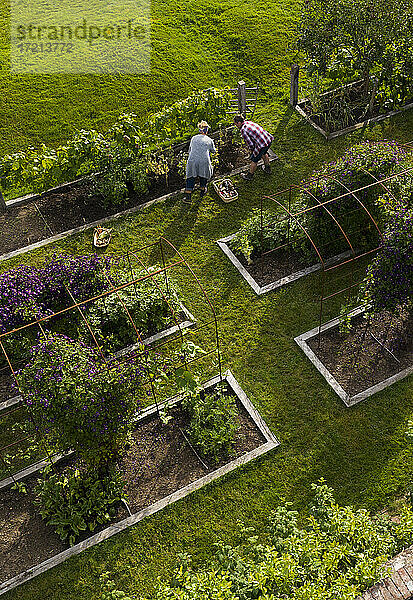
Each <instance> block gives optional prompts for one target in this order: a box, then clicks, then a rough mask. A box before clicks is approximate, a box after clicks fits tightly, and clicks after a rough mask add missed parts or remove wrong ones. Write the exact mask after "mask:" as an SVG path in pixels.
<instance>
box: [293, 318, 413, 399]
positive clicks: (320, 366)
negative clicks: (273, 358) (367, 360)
mask: <svg viewBox="0 0 413 600" xmlns="http://www.w3.org/2000/svg"><path fill="white" fill-rule="evenodd" d="M364 310H365V309H364V307H359V308H355V309H354V310H352V311H351V312H349V316H350V317H355V316H356V315H359V314H361V313H363V312H364ZM339 323H340V318H339V317H336V318H335V319H332V320H331V321H327V322H326V323H324V324H323V325H321V332H323V331H327V330H328V329H332V328H333V327H337V326H338V325H339ZM318 331H319V328H318V327H314V329H311V330H310V331H306V332H305V333H303V334H301V335H298V336H297V337H295V338H294V341H295V342H296V343H297V344H298V345H299V346H300V348H301V350H302V351H303V352H304V354H305V355H306V356H307V357H308V358H309V359H310V360H311V362H312V363H313V365H314V366H315V368H316V369H317V370H318V371H319V372H320V373H321V375H322V376H323V377H324V379H325V380H326V381H327V383H328V384H329V385H330V386H331V387H332V388H333V390H334V391H335V392H336V394H337V395H338V396H339V397H340V398H341V400H342V401H343V402H344V404H345V405H346V406H347V407H350V406H354V405H355V404H358V403H359V402H361V401H362V400H365V399H366V398H369V397H370V396H372V395H373V394H376V393H377V392H381V391H382V390H384V389H385V388H387V387H389V386H390V385H393V383H396V381H401V380H402V379H404V378H405V377H407V376H408V375H410V374H412V373H413V365H412V366H411V367H407V369H403V371H399V373H396V374H395V375H392V376H391V377H388V378H387V379H384V380H383V381H380V383H376V384H375V385H373V386H371V387H369V388H367V389H366V390H363V391H362V392H359V393H358V394H355V395H354V396H350V395H349V394H347V392H345V391H344V389H343V388H342V387H341V385H340V384H339V382H338V381H337V380H336V379H335V377H334V376H333V375H332V374H331V373H330V371H329V370H328V369H327V367H326V366H325V365H324V363H323V362H322V361H321V360H320V359H319V358H318V357H317V355H316V354H315V353H314V352H313V350H312V349H311V348H310V346H309V345H308V344H307V340H309V339H310V338H313V337H315V336H316V335H317V334H318Z"/></svg>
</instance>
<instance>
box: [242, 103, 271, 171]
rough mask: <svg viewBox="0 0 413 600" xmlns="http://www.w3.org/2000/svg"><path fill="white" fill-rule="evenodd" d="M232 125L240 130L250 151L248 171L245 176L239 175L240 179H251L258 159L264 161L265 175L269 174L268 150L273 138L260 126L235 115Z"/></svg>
mask: <svg viewBox="0 0 413 600" xmlns="http://www.w3.org/2000/svg"><path fill="white" fill-rule="evenodd" d="M234 124H235V126H236V127H238V129H239V130H240V133H241V135H242V137H243V139H244V141H245V143H246V144H247V146H248V147H249V149H250V150H251V155H250V161H251V163H250V170H249V172H248V173H246V174H245V175H244V174H241V177H243V178H244V179H247V180H248V179H252V178H253V177H254V173H255V171H256V169H257V164H258V161H259V160H260V158H262V159H263V161H264V166H263V169H264V171H265V172H266V173H271V167H270V158H269V156H268V150H269V149H270V146H271V143H272V141H273V140H274V137H273V136H272V135H271V134H270V133H268V131H265V129H264V128H263V127H261V125H258V124H257V123H254V122H253V121H246V120H245V119H244V117H243V116H242V115H237V116H236V117H234Z"/></svg>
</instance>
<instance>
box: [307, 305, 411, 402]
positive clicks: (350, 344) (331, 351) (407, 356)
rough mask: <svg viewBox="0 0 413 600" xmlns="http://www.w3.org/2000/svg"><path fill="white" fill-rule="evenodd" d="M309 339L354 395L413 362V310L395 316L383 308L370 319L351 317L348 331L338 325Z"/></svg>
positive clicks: (316, 352) (343, 386)
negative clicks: (350, 326)
mask: <svg viewBox="0 0 413 600" xmlns="http://www.w3.org/2000/svg"><path fill="white" fill-rule="evenodd" d="M318 342H319V340H318V336H315V337H313V338H311V339H310V340H307V343H308V345H309V346H310V348H311V349H312V350H313V352H314V353H315V354H316V356H317V358H319V359H320V360H321V362H322V363H323V364H324V365H325V366H326V368H327V369H328V370H329V371H330V373H331V374H332V375H333V377H334V378H335V379H336V380H337V381H338V383H339V384H340V385H341V387H342V388H343V389H344V390H345V391H346V392H347V393H348V394H349V395H350V396H354V395H355V394H358V393H360V392H362V391H364V390H366V389H368V388H369V387H371V386H373V385H376V384H378V383H380V382H381V381H384V380H385V379H387V378H388V377H392V376H393V375H396V373H399V372H400V371H403V370H404V369H406V368H407V367H410V366H411V365H413V313H410V314H409V313H408V312H407V311H406V312H404V313H403V314H401V315H400V316H398V317H392V315H391V314H390V313H388V312H385V311H383V312H382V313H380V314H379V315H377V316H376V317H374V318H372V319H371V321H370V322H369V321H368V319H367V318H366V317H364V316H363V315H358V316H356V317H354V318H353V319H352V329H351V331H350V332H349V333H340V328H339V326H337V327H334V328H331V329H328V330H327V331H324V332H322V334H321V336H320V345H319V343H318Z"/></svg>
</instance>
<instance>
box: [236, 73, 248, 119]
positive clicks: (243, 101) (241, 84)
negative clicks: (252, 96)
mask: <svg viewBox="0 0 413 600" xmlns="http://www.w3.org/2000/svg"><path fill="white" fill-rule="evenodd" d="M237 97H238V111H239V114H240V115H242V116H243V117H246V116H247V90H246V85H245V81H238V85H237Z"/></svg>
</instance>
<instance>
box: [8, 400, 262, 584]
mask: <svg viewBox="0 0 413 600" xmlns="http://www.w3.org/2000/svg"><path fill="white" fill-rule="evenodd" d="M237 407H238V416H237V420H238V423H239V427H238V430H237V434H236V442H235V448H234V452H233V455H232V456H231V457H229V458H227V457H223V458H222V459H221V460H220V461H219V462H218V464H214V463H213V462H212V461H211V460H210V459H209V458H208V457H206V458H205V459H204V462H206V464H207V466H208V467H209V469H208V470H207V469H205V468H204V466H203V465H202V463H201V462H200V461H199V459H198V458H197V456H196V455H195V453H194V452H193V450H192V449H191V448H190V446H189V445H188V443H187V442H186V440H185V438H184V436H183V435H182V432H181V429H182V430H185V427H186V426H187V419H186V416H185V415H184V414H183V413H182V411H180V409H179V408H176V409H175V410H174V418H173V419H172V420H171V421H170V422H169V423H168V424H167V425H164V424H162V423H161V421H160V420H159V418H158V417H157V415H155V416H153V417H151V418H149V419H148V420H145V421H143V422H141V423H140V424H139V426H138V427H137V429H136V431H135V432H134V435H133V442H132V444H131V446H130V448H129V449H128V451H127V453H126V454H125V456H124V458H123V459H122V461H121V464H120V468H121V472H122V474H123V478H124V481H125V489H126V493H127V499H128V500H127V501H128V505H129V507H130V509H131V512H132V513H135V512H138V511H139V510H141V509H143V508H145V507H148V506H150V505H151V504H153V503H154V502H156V501H157V500H160V499H161V498H164V497H165V496H167V495H169V494H171V493H173V492H175V491H177V490H179V489H180V488H182V487H184V486H186V485H188V484H190V483H192V482H194V481H196V480H197V479H199V478H200V477H202V476H204V475H205V474H207V473H209V472H211V471H213V470H215V469H216V468H218V467H220V466H222V465H224V464H226V463H227V462H229V461H231V460H234V459H235V458H237V457H238V456H241V455H242V454H245V453H246V452H249V451H251V450H253V449H254V448H257V447H258V446H260V445H261V444H262V443H264V441H265V440H264V438H263V436H262V435H261V433H260V432H259V430H258V429H257V427H256V425H255V423H254V422H253V421H252V419H251V418H250V417H249V415H248V413H247V412H246V410H245V409H244V407H243V406H242V404H241V403H240V402H239V401H238V400H237ZM60 468H63V466H62V467H60ZM36 479H37V476H33V477H31V478H30V479H28V480H27V482H26V483H27V489H28V493H27V494H26V495H23V494H21V493H19V492H17V491H16V490H11V489H8V490H4V491H1V492H0V495H1V502H0V572H1V580H2V581H6V580H8V579H10V578H12V577H14V576H15V575H18V574H19V573H22V572H23V571H24V570H26V569H28V568H30V567H32V566H34V565H36V564H38V563H40V562H42V561H44V560H46V559H48V558H50V557H51V556H54V555H55V554H57V553H59V552H62V551H63V550H65V549H66V548H68V545H67V544H66V543H65V542H62V541H61V540H60V538H59V537H58V536H57V534H55V533H54V532H53V529H52V528H51V527H49V526H47V525H46V524H45V523H44V521H42V519H41V517H40V515H39V514H38V512H37V510H36V507H35V506H34V504H33V499H34V493H33V487H34V485H35V483H36ZM127 516H128V514H127V512H126V510H125V508H124V507H123V506H120V507H119V510H118V513H117V516H116V519H115V520H114V522H117V521H120V520H122V519H124V518H126V517H127ZM107 526H108V525H105V527H107ZM102 529H103V527H102ZM97 531H99V530H95V531H94V532H93V533H92V534H90V535H93V534H94V533H97ZM85 537H87V536H85ZM82 539H84V538H82Z"/></svg>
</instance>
